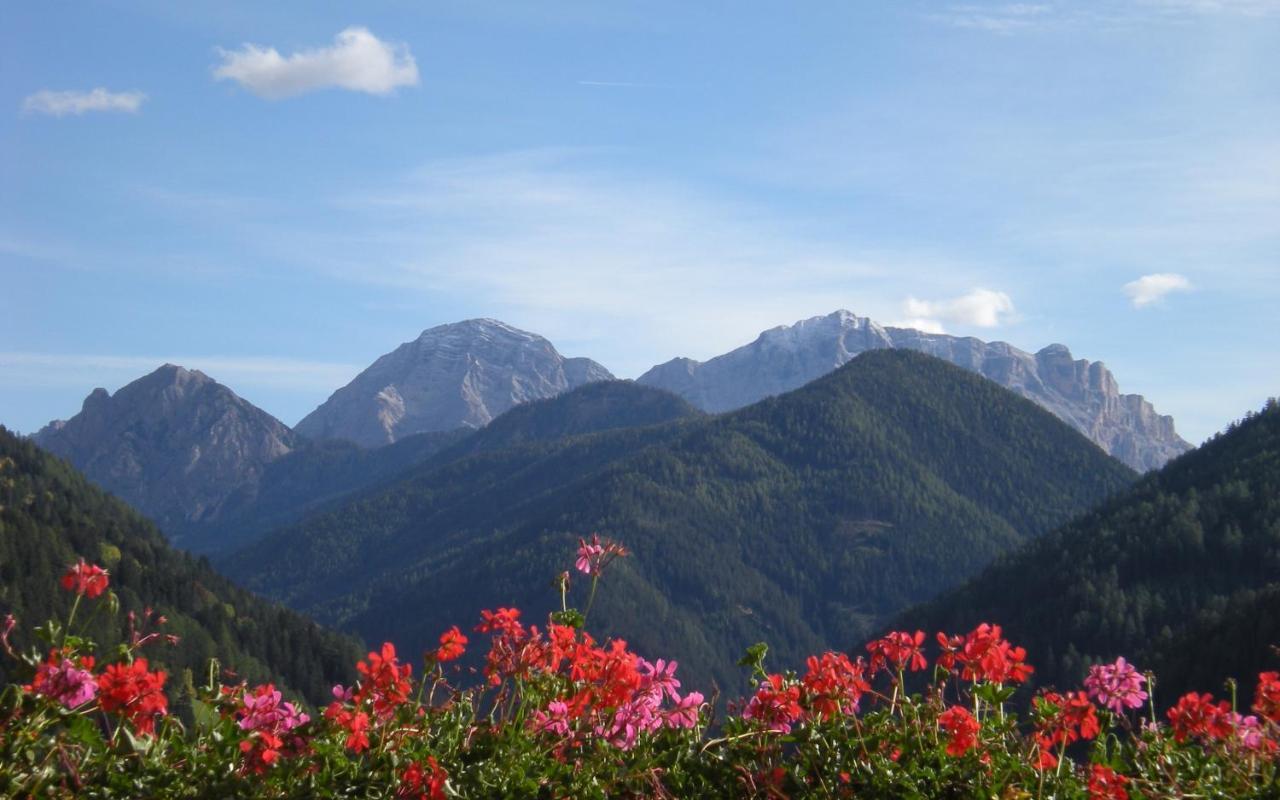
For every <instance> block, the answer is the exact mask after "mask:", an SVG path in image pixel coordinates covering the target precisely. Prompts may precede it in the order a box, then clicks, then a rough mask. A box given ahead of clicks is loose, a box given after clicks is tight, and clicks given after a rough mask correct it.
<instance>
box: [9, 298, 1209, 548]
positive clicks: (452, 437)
mask: <svg viewBox="0 0 1280 800" xmlns="http://www.w3.org/2000/svg"><path fill="white" fill-rule="evenodd" d="M893 348H905V349H912V350H919V351H922V352H927V353H929V354H930V355H934V356H937V357H939V358H943V359H944V360H947V361H950V362H951V363H954V364H957V365H959V366H962V367H964V368H966V369H969V370H971V371H973V372H976V373H978V374H981V375H983V376H984V377H986V378H989V379H991V380H992V381H994V382H995V383H997V384H999V385H1001V386H1004V387H1005V388H1008V389H1011V390H1013V391H1015V392H1017V393H1018V394H1021V395H1022V396H1024V397H1026V398H1028V399H1031V400H1033V401H1035V402H1036V403H1038V404H1040V405H1041V406H1042V407H1044V408H1046V409H1048V410H1049V411H1051V412H1052V413H1054V414H1055V415H1057V416H1058V417H1059V418H1060V419H1063V420H1064V421H1066V422H1067V423H1068V424H1070V425H1071V426H1073V427H1074V428H1075V429H1076V430H1078V431H1080V432H1081V433H1083V434H1084V435H1085V436H1087V437H1088V438H1090V439H1091V440H1092V441H1094V442H1095V443H1096V444H1098V445H1099V446H1100V447H1102V448H1103V449H1104V450H1106V451H1107V452H1108V453H1110V454H1112V455H1114V456H1115V457H1117V458H1119V459H1120V460H1122V461H1124V462H1125V463H1127V464H1129V465H1130V466H1131V467H1133V468H1135V469H1138V470H1139V471H1146V470H1148V469H1152V468H1155V467H1158V466H1160V465H1161V464H1163V463H1164V462H1165V461H1166V460H1168V459H1169V458H1171V457H1173V456H1175V455H1177V454H1178V453H1181V452H1183V451H1185V450H1186V449H1187V448H1188V447H1189V445H1188V444H1187V443H1186V442H1185V441H1183V440H1182V439H1181V438H1180V437H1178V435H1177V434H1176V432H1175V431H1174V428H1173V421H1172V420H1171V419H1170V418H1169V417H1167V416H1162V415H1160V414H1157V413H1156V412H1155V411H1154V410H1153V409H1152V407H1151V404H1150V403H1148V402H1147V401H1146V400H1145V399H1143V398H1142V397H1141V396H1138V395H1132V394H1121V393H1120V392H1119V389H1118V387H1117V384H1116V381H1115V379H1114V377H1113V376H1112V375H1111V373H1110V372H1109V371H1108V370H1107V369H1106V368H1105V367H1104V366H1103V365H1102V364H1101V363H1099V362H1092V363H1091V362H1088V361H1083V360H1074V359H1073V358H1072V356H1071V354H1070V352H1069V351H1068V350H1067V349H1066V348H1065V347H1063V346H1061V345H1051V346H1049V347H1047V348H1045V349H1043V350H1041V351H1040V352H1038V353H1036V354H1035V355H1032V354H1029V353H1026V352H1024V351H1021V350H1018V349H1017V348H1014V347H1012V346H1011V345H1008V344H1005V343H1002V342H994V343H987V342H983V341H980V340H978V339H973V338H958V337H953V336H945V335H941V334H929V333H923V332H920V331H915V330H908V329H901V328H885V327H882V326H880V325H878V324H876V323H875V322H872V321H870V320H868V319H865V318H861V317H857V316H856V315H853V314H851V313H849V312H847V311H838V312H835V313H833V314H829V315H827V316H825V317H815V318H813V319H809V320H804V321H801V322H799V323H796V324H795V325H793V326H790V327H779V328H775V329H772V330H769V331H765V332H764V333H762V334H761V335H760V336H759V337H758V338H757V339H756V340H755V341H754V342H752V343H750V344H748V345H745V346H743V347H740V348H738V349H736V350H733V351H731V352H729V353H726V354H724V355H722V356H718V357H716V358H713V359H711V360H709V361H706V362H703V363H699V362H695V361H691V360H689V359H676V360H673V361H670V362H667V363H666V364H662V365H660V366H657V367H654V368H653V369H651V370H649V371H648V372H646V373H645V374H644V375H642V376H641V377H640V378H639V379H638V381H637V382H638V383H640V384H642V385H646V386H651V387H654V388H659V389H665V390H667V391H670V392H673V393H675V394H677V395H679V396H681V397H683V398H684V399H685V400H687V401H688V402H689V403H691V404H692V405H693V406H696V407H697V408H700V409H702V410H704V411H708V412H712V413H719V412H724V411H728V410H732V409H737V408H741V407H744V406H746V405H749V404H751V403H753V402H755V401H757V400H760V399H763V398H765V397H769V396H772V395H776V394H780V393H783V392H786V391H789V390H791V389H795V388H799V387H800V386H802V385H804V384H805V383H808V382H810V381H812V380H814V379H816V378H818V377H821V376H822V375H825V374H827V373H829V372H831V371H832V370H834V369H836V368H838V367H839V366H841V365H842V364H844V363H847V362H848V361H849V360H850V359H852V358H853V357H855V356H856V355H857V354H859V353H862V352H865V351H868V350H875V349H893ZM611 379H612V375H611V374H610V373H609V371H608V370H606V369H605V368H604V367H602V366H600V365H599V364H597V363H596V362H594V361H591V360H590V359H586V358H565V357H564V356H562V355H560V353H559V352H558V351H557V350H556V349H555V347H554V346H553V345H552V344H551V343H550V342H548V341H547V340H546V339H544V338H543V337H540V336H537V335H536V334H532V333H528V332H525V331H520V330H517V329H515V328H512V327H511V326H508V325H505V324H504V323H501V322H498V321H496V320H489V319H475V320H467V321H464V322H459V323H455V324H451V325H442V326H438V327H435V328H430V329H428V330H426V331H423V333H422V334H421V335H420V336H418V337H417V338H416V339H414V340H413V341H410V342H407V343H405V344H403V345H401V346H399V347H398V348H396V349H395V350H394V351H392V352H390V353H388V354H386V355H384V356H382V357H381V358H379V359H377V360H376V361H375V362H374V363H373V364H372V365H371V366H370V367H369V368H368V369H366V370H364V371H363V372H361V373H360V375H358V376H357V377H356V378H355V379H354V380H353V381H351V383H349V384H348V385H347V386H344V387H342V388H341V389H339V390H337V391H336V392H334V394H333V395H332V396H331V397H330V398H329V399H328V400H327V401H325V402H324V403H323V404H322V405H321V406H320V407H318V408H317V409H316V410H315V411H313V412H312V413H310V414H308V415H307V416H306V417H305V418H304V419H303V420H302V421H301V422H299V423H298V425H297V427H296V429H294V430H290V429H289V428H288V427H287V426H286V425H285V424H284V423H282V422H281V421H279V420H277V419H275V418H274V417H272V416H271V415H270V414H268V413H266V412H265V411H262V410H261V409H259V408H257V407H255V406H253V405H252V404H251V403H249V402H248V401H246V400H244V399H243V398H240V397H239V396H237V395H236V394H235V393H234V392H233V391H232V390H231V389H229V388H227V387H225V386H223V385H221V384H219V383H218V382H216V381H214V380H213V379H211V378H209V377H208V376H206V375H204V374H203V373H201V372H199V371H195V370H187V369H184V368H182V367H179V366H174V365H168V364H167V365H164V366H162V367H161V368H159V369H157V370H156V371H155V372H153V373H151V374H149V375H147V376H144V377H143V378H140V379H138V380H137V381H134V382H133V383H131V384H129V385H127V386H125V387H124V388H122V389H120V390H119V391H118V392H116V393H115V395H110V394H108V393H107V391H106V390H105V389H95V390H94V391H93V392H92V393H91V394H90V395H89V396H88V397H87V398H86V399H85V401H84V406H83V408H82V410H81V411H80V413H79V414H76V415H75V416H74V417H72V418H71V419H69V420H67V421H57V422H53V423H50V424H49V425H48V426H46V427H45V428H43V429H42V430H40V431H39V432H37V433H36V434H35V435H34V437H33V438H34V440H35V441H36V442H37V443H38V444H40V445H41V446H42V447H44V448H46V449H48V450H50V451H51V452H54V453H56V454H58V455H60V456H63V457H65V458H67V459H68V460H70V461H71V462H72V463H73V464H75V465H76V466H77V467H78V468H80V469H81V470H83V471H84V472H85V474H86V475H88V476H89V478H90V479H91V480H93V481H94V482H96V483H97V484H98V485H100V486H102V487H103V488H105V489H107V490H108V491H111V492H112V493H114V494H116V495H118V496H119V497H121V498H123V499H125V500H127V501H128V502H129V503H131V504H133V505H134V506H135V507H137V508H138V509H139V510H141V511H143V513H145V514H147V515H148V516H149V517H151V518H152V519H154V520H156V521H157V522H158V523H159V524H160V526H161V528H162V529H163V530H164V531H165V532H166V533H167V534H168V535H169V536H170V537H171V538H172V539H173V541H175V542H177V543H179V544H180V545H182V546H183V547H187V548H189V549H193V550H197V551H201V552H216V551H219V550H226V549H229V548H232V547H236V546H239V545H242V544H244V543H246V542H248V541H250V540H251V539H253V538H254V537H256V536H258V535H260V534H262V533H263V532H265V531H266V530H268V529H270V528H271V527H275V526H279V525H284V524H288V523H290V522H292V521H295V520H296V519H298V518H300V516H302V515H303V514H305V513H307V512H310V511H314V510H317V509H319V508H322V507H324V506H325V504H326V503H330V502H333V501H336V500H337V499H338V498H340V497H342V496H343V495H345V494H348V493H350V492H354V491H357V490H360V489H364V488H367V487H370V486H374V485H377V484H378V483H381V482H383V481H385V480H388V479H389V478H391V477H392V476H393V475H395V474H396V473H397V472H399V471H401V470H403V469H405V468H407V467H409V466H412V465H413V464H417V463H422V462H423V461H425V460H426V459H427V458H428V457H431V456H433V455H435V454H436V453H437V452H439V451H440V450H443V449H447V446H448V445H450V444H451V443H453V442H456V441H457V440H459V439H461V438H465V434H466V431H470V430H475V429H477V428H482V427H483V426H485V425H487V424H489V423H490V422H491V421H492V420H493V419H495V418H497V417H500V416H501V415H502V414H504V413H505V412H507V411H509V410H510V409H512V408H517V407H519V406H520V405H521V404H524V403H528V402H531V401H534V400H538V399H545V398H549V397H554V396H556V395H559V394H561V393H563V392H565V391H568V390H571V389H574V388H577V387H579V386H583V385H586V384H589V383H592V382H598V381H608V380H611ZM388 445H394V446H390V447H389V446H388Z"/></svg>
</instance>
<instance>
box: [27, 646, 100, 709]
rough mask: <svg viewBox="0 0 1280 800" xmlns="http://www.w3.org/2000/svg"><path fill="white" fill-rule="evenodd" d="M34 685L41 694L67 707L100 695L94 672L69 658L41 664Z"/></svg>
mask: <svg viewBox="0 0 1280 800" xmlns="http://www.w3.org/2000/svg"><path fill="white" fill-rule="evenodd" d="M32 685H33V686H34V687H35V689H36V691H38V692H40V694H42V695H44V696H45V697H51V698H53V699H54V700H57V701H58V702H59V703H62V704H63V705H64V706H66V707H67V708H76V707H78V706H82V705H84V704H85V703H88V702H89V701H91V700H93V699H94V698H95V697H97V696H98V682H97V681H96V680H95V679H94V677H93V673H92V672H90V671H89V670H87V669H81V668H80V667H78V666H77V665H76V663H75V662H74V661H72V660H71V659H69V658H64V659H62V660H61V661H59V662H58V663H57V664H56V665H55V664H51V663H49V662H48V661H46V662H44V663H43V664H41V665H40V666H39V667H37V668H36V679H35V681H34V682H33V683H32Z"/></svg>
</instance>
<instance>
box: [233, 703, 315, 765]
mask: <svg viewBox="0 0 1280 800" xmlns="http://www.w3.org/2000/svg"><path fill="white" fill-rule="evenodd" d="M236 716H237V717H238V718H239V722H238V725H239V728H240V730H242V731H244V732H245V733H246V734H248V738H246V739H244V740H243V741H241V742H240V751H241V752H242V753H244V754H245V769H246V770H248V771H249V772H254V773H261V772H264V771H265V770H266V769H268V768H269V767H270V766H271V765H272V764H274V763H275V762H276V760H277V759H279V758H280V756H281V755H282V753H283V751H284V750H285V749H286V747H288V749H290V750H292V751H295V752H296V751H299V750H301V749H302V739H301V738H300V737H298V736H296V735H292V732H293V730H294V729H295V728H298V727H299V726H302V725H305V724H306V723H307V722H309V721H310V719H311V718H310V717H309V716H307V715H306V714H305V713H303V712H302V711H301V710H299V708H298V707H297V706H296V705H294V704H293V703H290V702H287V701H285V700H284V697H283V695H282V694H281V693H280V691H279V690H278V689H276V687H275V686H274V685H272V684H269V683H268V684H266V685H265V686H259V687H257V688H256V689H254V690H253V691H251V692H244V694H243V695H242V697H241V699H240V707H239V708H238V709H236Z"/></svg>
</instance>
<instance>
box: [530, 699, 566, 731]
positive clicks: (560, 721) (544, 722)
mask: <svg viewBox="0 0 1280 800" xmlns="http://www.w3.org/2000/svg"><path fill="white" fill-rule="evenodd" d="M529 724H530V726H531V727H532V728H533V729H534V731H536V732H538V733H554V734H555V735H556V736H568V735H569V706H567V705H566V704H565V703H564V702H563V701H561V700H552V701H551V702H550V703H548V704H547V710H546V711H535V712H533V719H531V720H530V721H529Z"/></svg>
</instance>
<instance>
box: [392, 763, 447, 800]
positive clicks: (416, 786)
mask: <svg viewBox="0 0 1280 800" xmlns="http://www.w3.org/2000/svg"><path fill="white" fill-rule="evenodd" d="M447 780H449V773H448V772H446V771H445V769H444V767H442V766H440V764H439V763H437V762H436V757H435V756H427V763H426V764H425V765H423V764H422V763H421V762H419V761H414V762H411V763H410V764H409V766H407V767H405V769H404V772H402V773H400V788H399V790H398V791H397V792H396V797H403V798H414V800H445V794H444V783H445V781H447Z"/></svg>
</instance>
